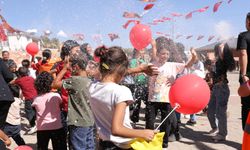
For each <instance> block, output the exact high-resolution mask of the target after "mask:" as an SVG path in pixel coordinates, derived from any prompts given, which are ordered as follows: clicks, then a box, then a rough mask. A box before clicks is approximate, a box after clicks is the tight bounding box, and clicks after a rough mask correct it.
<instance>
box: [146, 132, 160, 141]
mask: <svg viewBox="0 0 250 150" xmlns="http://www.w3.org/2000/svg"><path fill="white" fill-rule="evenodd" d="M158 132H159V131H155V130H148V129H145V130H143V134H142V138H143V139H145V140H146V141H152V140H153V139H154V136H155V133H158Z"/></svg>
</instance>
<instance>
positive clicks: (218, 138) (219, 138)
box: [212, 134, 226, 142]
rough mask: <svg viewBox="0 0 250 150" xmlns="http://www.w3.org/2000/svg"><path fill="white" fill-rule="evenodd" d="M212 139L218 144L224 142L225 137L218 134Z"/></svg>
mask: <svg viewBox="0 0 250 150" xmlns="http://www.w3.org/2000/svg"><path fill="white" fill-rule="evenodd" d="M212 139H213V140H214V142H219V141H225V140H226V137H225V136H222V135H220V134H216V135H215V136H213V137H212Z"/></svg>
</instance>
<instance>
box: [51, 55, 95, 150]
mask: <svg viewBox="0 0 250 150" xmlns="http://www.w3.org/2000/svg"><path fill="white" fill-rule="evenodd" d="M83 59H84V58H83V57H80V56H73V57H71V58H70V63H71V64H69V59H68V57H66V58H65V62H64V67H63V69H62V70H61V72H60V73H59V74H58V75H57V77H56V79H55V80H54V82H53V86H54V87H58V88H60V87H63V88H64V89H66V90H67V91H68V94H69V100H68V119H67V120H68V121H67V125H68V128H69V140H70V144H71V145H70V146H71V147H72V149H74V150H83V149H88V150H94V149H95V141H94V132H93V131H94V117H93V114H92V111H91V109H90V106H89V99H90V96H89V90H88V88H89V84H90V81H91V80H90V79H89V78H88V76H87V72H86V71H85V69H86V62H85V61H84V60H83ZM69 68H70V69H72V70H71V72H72V76H71V77H70V78H68V79H63V80H62V78H63V76H64V74H65V73H66V72H67V71H68V69H69Z"/></svg>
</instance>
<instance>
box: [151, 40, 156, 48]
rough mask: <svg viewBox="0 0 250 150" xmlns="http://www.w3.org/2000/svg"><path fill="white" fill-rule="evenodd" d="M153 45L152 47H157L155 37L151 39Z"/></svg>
mask: <svg viewBox="0 0 250 150" xmlns="http://www.w3.org/2000/svg"><path fill="white" fill-rule="evenodd" d="M151 46H152V47H156V41H155V39H152V40H151Z"/></svg>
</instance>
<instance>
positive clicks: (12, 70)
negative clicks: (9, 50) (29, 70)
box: [9, 66, 17, 72]
mask: <svg viewBox="0 0 250 150" xmlns="http://www.w3.org/2000/svg"><path fill="white" fill-rule="evenodd" d="M9 69H10V71H11V72H16V69H17V67H15V66H13V67H10V68H9Z"/></svg>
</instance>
